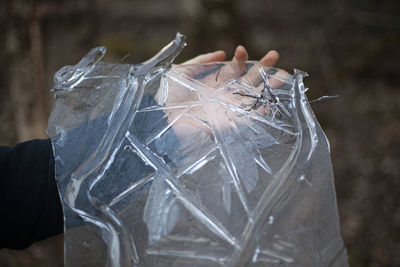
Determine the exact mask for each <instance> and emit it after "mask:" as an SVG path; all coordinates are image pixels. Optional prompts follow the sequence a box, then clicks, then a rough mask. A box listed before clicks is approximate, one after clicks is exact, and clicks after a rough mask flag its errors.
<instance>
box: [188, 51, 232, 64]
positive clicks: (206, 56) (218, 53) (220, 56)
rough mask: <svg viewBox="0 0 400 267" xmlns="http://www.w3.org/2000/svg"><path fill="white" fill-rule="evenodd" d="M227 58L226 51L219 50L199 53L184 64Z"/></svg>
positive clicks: (203, 62) (204, 62)
mask: <svg viewBox="0 0 400 267" xmlns="http://www.w3.org/2000/svg"><path fill="white" fill-rule="evenodd" d="M225 58H226V53H225V51H222V50H219V51H215V52H211V53H207V54H203V55H199V56H197V57H195V58H192V59H190V60H188V61H186V62H184V63H182V64H183V65H188V64H206V63H211V62H217V61H224V60H225Z"/></svg>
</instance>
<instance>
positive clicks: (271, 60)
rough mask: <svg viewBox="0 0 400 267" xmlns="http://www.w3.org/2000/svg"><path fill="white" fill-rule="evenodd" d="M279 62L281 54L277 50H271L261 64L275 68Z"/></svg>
mask: <svg viewBox="0 0 400 267" xmlns="http://www.w3.org/2000/svg"><path fill="white" fill-rule="evenodd" d="M278 60H279V53H278V52H277V51H275V50H270V51H269V52H268V53H267V54H266V55H265V56H264V57H263V58H262V59H261V60H260V63H261V64H262V65H264V66H274V65H275V64H276V63H277V62H278Z"/></svg>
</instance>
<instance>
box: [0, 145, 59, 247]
mask: <svg viewBox="0 0 400 267" xmlns="http://www.w3.org/2000/svg"><path fill="white" fill-rule="evenodd" d="M54 172H55V169H54V157H53V151H52V147H51V140H50V139H46V140H32V141H28V142H25V143H21V144H18V145H16V146H15V147H12V148H9V147H0V248H11V249H24V248H26V247H28V246H29V245H31V244H32V243H33V242H35V241H39V240H43V239H46V238H48V237H50V236H52V235H57V234H60V233H62V232H63V212H62V207H61V202H60V197H59V194H58V189H57V185H56V182H55V173H54Z"/></svg>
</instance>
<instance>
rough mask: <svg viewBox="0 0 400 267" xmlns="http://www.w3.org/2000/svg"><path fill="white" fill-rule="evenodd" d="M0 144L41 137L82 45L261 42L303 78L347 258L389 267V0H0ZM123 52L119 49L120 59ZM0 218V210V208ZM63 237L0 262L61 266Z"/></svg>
mask: <svg viewBox="0 0 400 267" xmlns="http://www.w3.org/2000/svg"><path fill="white" fill-rule="evenodd" d="M0 12H1V13H0V66H1V67H0V136H1V138H0V145H9V146H12V145H15V144H16V143H18V142H22V141H25V140H29V139H33V138H47V136H46V134H45V128H46V124H47V118H48V116H49V113H50V110H51V107H52V96H51V94H50V92H49V89H50V88H51V87H52V79H53V75H54V73H55V72H56V71H57V70H58V69H59V68H60V67H62V66H64V65H72V64H75V63H77V61H79V59H80V58H81V57H82V56H83V55H84V54H85V53H86V52H87V51H88V50H89V49H90V48H92V47H95V46H99V45H104V46H106V47H107V49H108V53H107V56H106V58H105V60H106V61H113V62H118V61H120V60H121V59H123V58H125V59H124V62H129V63H139V62H142V61H144V60H146V59H148V58H150V57H151V56H153V55H154V54H155V53H156V52H158V51H159V50H160V49H161V48H162V47H163V46H164V45H166V44H167V43H168V42H169V41H170V40H172V39H173V38H174V37H175V34H176V32H178V31H179V32H181V33H183V34H185V35H186V36H187V43H188V46H187V47H186V48H185V50H184V52H183V53H182V54H181V56H180V57H179V58H178V62H182V61H184V60H186V59H189V58H191V57H193V56H196V55H198V54H199V53H205V52H210V51H213V50H217V49H223V50H225V51H226V52H227V53H228V57H231V56H232V54H233V51H234V48H235V46H236V45H238V44H242V45H244V46H245V47H246V48H247V49H248V51H249V54H250V57H251V58H252V59H259V58H260V57H261V56H262V55H263V54H264V53H265V52H267V51H268V50H269V49H276V50H278V51H279V52H280V54H281V60H280V62H279V64H278V67H280V68H284V69H286V70H288V71H289V72H292V69H293V68H298V69H301V70H304V71H306V72H308V73H309V74H310V76H309V77H308V78H306V80H305V84H306V86H307V87H309V88H310V90H309V91H308V97H309V99H314V98H318V97H320V96H323V95H339V96H340V97H339V98H337V99H333V100H329V101H324V102H315V103H313V104H312V107H313V109H314V112H315V114H316V116H317V117H318V120H319V122H320V123H321V125H322V127H323V129H324V130H325V132H326V134H327V136H328V138H329V140H330V143H331V151H332V161H333V166H334V171H335V184H336V190H337V200H338V206H339V213H340V220H341V226H342V232H343V237H344V241H345V245H346V247H347V250H348V256H349V262H350V265H351V266H400V194H399V193H400V192H399V189H400V152H399V151H400V138H399V133H400V87H399V86H400V73H399V69H400V68H399V60H400V53H399V48H400V1H398V0H381V1H373V0H332V1H320V0H297V1H289V0H280V1H272V0H180V1H179V0H176V1H174V0H140V1H139V0H135V1H134V0H113V1H107V0H2V1H1V2H0ZM127 55H128V57H127ZM2 216H7V215H6V214H3V215H2ZM62 263H63V237H62V236H57V237H53V238H50V239H48V240H45V241H42V242H38V243H35V244H34V245H32V246H31V247H29V248H28V249H26V250H23V251H12V250H7V249H2V250H0V266H5V267H7V266H13V267H14V266H62Z"/></svg>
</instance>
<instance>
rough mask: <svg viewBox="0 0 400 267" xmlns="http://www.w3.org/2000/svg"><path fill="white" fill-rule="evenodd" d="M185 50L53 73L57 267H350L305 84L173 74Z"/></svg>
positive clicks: (248, 67) (237, 70)
mask: <svg viewBox="0 0 400 267" xmlns="http://www.w3.org/2000/svg"><path fill="white" fill-rule="evenodd" d="M185 45H186V44H185V38H184V36H182V35H180V34H177V37H176V39H175V40H173V41H172V42H171V43H170V44H169V45H167V46H166V47H165V48H164V49H163V50H161V51H160V52H159V53H158V54H157V55H155V56H154V57H153V58H151V59H150V60H148V61H146V62H144V63H142V64H137V65H129V64H120V63H117V64H113V63H105V62H102V61H101V59H102V57H103V56H104V54H105V51H106V50H105V48H104V47H98V48H94V49H92V50H91V51H90V52H89V53H88V54H87V55H86V56H85V57H84V58H83V59H82V60H81V61H80V62H79V63H78V64H76V65H74V66H65V67H63V68H62V69H60V70H59V71H58V72H57V73H56V75H55V85H54V88H53V91H54V95H55V103H54V107H53V110H52V113H51V116H50V118H49V124H48V129H47V131H48V134H49V135H50V136H51V138H52V144H53V150H54V156H55V162H56V179H57V183H58V187H59V191H60V195H61V199H62V203H63V209H64V217H65V254H66V255H65V266H74V267H76V266H115V267H116V266H191V267H193V266H347V256H346V250H345V247H344V245H343V241H342V237H341V233H340V225H339V218H338V211H337V205H336V196H335V190H334V184H333V172H332V165H331V159H330V151H329V143H328V141H327V139H326V137H325V135H324V133H323V131H322V130H321V127H320V126H319V124H318V122H317V121H316V118H315V116H314V114H313V112H312V110H311V108H310V105H309V102H308V100H307V97H306V95H305V92H306V88H305V87H304V84H303V77H304V76H305V75H306V74H305V73H304V72H302V71H298V70H295V71H294V74H293V75H291V74H289V73H287V72H286V71H284V70H281V69H276V68H272V67H265V66H261V65H260V64H259V63H258V62H253V61H249V62H247V63H246V64H243V65H239V64H238V63H235V62H217V63H211V64H202V65H173V64H172V62H173V61H174V59H175V57H176V56H177V55H179V53H180V52H181V50H182V49H183V48H184V46H185Z"/></svg>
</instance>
